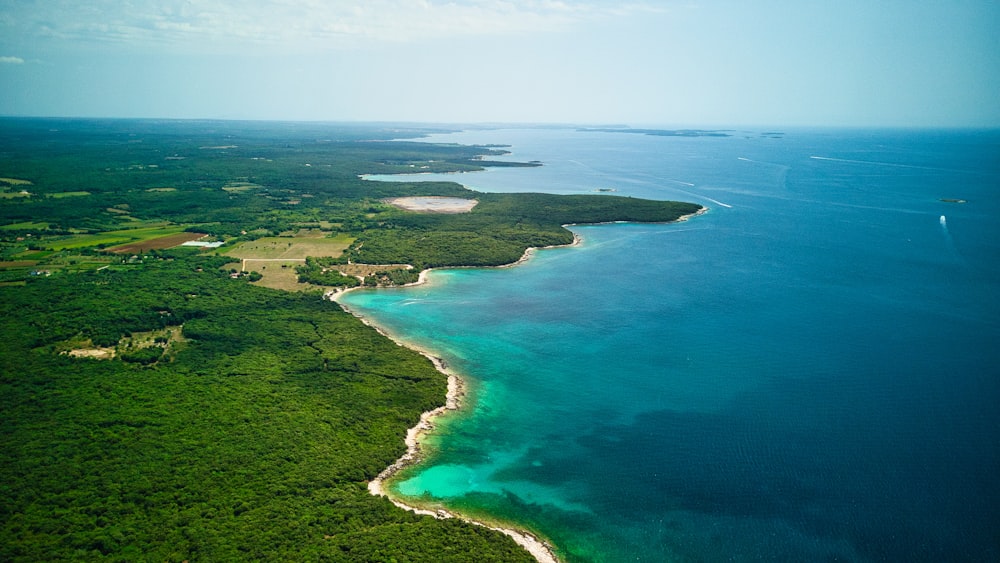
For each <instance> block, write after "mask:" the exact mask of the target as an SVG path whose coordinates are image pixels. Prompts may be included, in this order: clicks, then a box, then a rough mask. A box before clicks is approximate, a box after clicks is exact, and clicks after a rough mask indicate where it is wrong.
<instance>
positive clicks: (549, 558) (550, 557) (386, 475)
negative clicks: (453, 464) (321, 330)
mask: <svg viewBox="0 0 1000 563" xmlns="http://www.w3.org/2000/svg"><path fill="white" fill-rule="evenodd" d="M707 211H708V208H707V207H705V206H702V207H701V208H700V209H698V211H695V212H694V213H689V214H687V215H682V216H680V217H678V218H677V219H675V220H673V221H669V222H668V223H680V222H683V221H687V220H688V219H691V218H693V217H697V216H698V215H702V214H704V213H706V212H707ZM569 226H572V225H564V227H569ZM582 242H583V238H582V237H581V236H580V235H579V234H578V233H573V242H571V243H569V244H564V245H553V246H545V247H528V248H526V249H525V251H524V254H522V255H521V257H520V258H518V259H517V260H516V261H514V262H511V263H510V264H504V265H502V266H494V267H497V268H512V267H514V266H518V265H520V264H523V263H525V262H527V261H528V260H530V259H531V257H532V256H533V255H534V253H535V252H536V251H538V250H544V249H547V248H561V247H573V246H579V245H580V244H582ZM476 267H479V266H476ZM434 269H435V268H428V269H425V270H422V271H421V272H420V276H419V278H418V279H417V281H416V282H413V283H410V284H405V285H403V286H399V287H413V286H417V285H423V284H425V283H428V274H429V273H430V272H431V271H432V270H434ZM442 269H454V267H448V268H442ZM357 289H365V288H363V287H360V286H359V287H352V288H346V289H340V290H333V291H329V292H327V293H325V294H324V296H323V297H324V298H325V299H329V300H331V301H334V302H336V303H337V304H338V305H340V306H341V307H342V308H343V309H344V310H345V311H347V312H348V313H350V314H351V315H354V317H355V318H357V319H358V320H360V321H361V322H362V323H364V324H366V325H368V326H370V327H372V328H374V329H375V330H376V331H377V332H378V333H379V334H381V335H382V336H385V337H386V338H388V339H390V340H392V341H393V342H395V343H396V344H397V345H399V346H402V347H404V348H409V349H411V350H413V351H415V352H417V353H419V354H421V355H423V356H424V357H426V358H427V359H429V360H430V361H431V363H432V364H433V365H434V367H435V369H437V370H438V371H439V372H441V373H443V374H444V375H446V376H447V377H448V391H447V393H446V395H445V404H444V405H443V406H440V407H437V408H436V409H433V410H429V411H426V412H423V413H421V415H420V420H419V421H418V422H417V424H416V425H415V426H413V427H412V428H410V429H408V430H407V432H406V438H405V444H406V452H405V453H404V454H403V455H402V457H400V458H399V459H397V460H396V461H395V462H394V463H392V464H391V465H390V466H389V467H387V468H385V469H384V470H383V471H382V472H381V473H379V474H378V475H377V476H376V477H375V478H374V479H372V480H371V481H369V482H368V491H369V492H370V493H371V494H373V495H375V496H384V497H386V498H388V499H389V501H390V502H392V503H393V504H394V505H396V506H398V507H399V508H402V509H404V510H408V511H410V512H414V513H416V514H423V515H427V516H433V517H434V518H460V519H462V520H464V521H466V522H469V523H471V524H475V525H478V526H483V527H485V528H489V529H491V530H495V531H498V532H501V533H503V534H505V535H507V536H509V537H511V538H512V539H513V540H514V541H515V542H517V544H518V545H520V546H521V547H523V548H524V549H525V550H527V551H528V553H530V554H531V555H532V556H533V557H534V558H535V559H536V560H537V561H538V562H539V563H561V560H560V559H559V558H558V556H556V554H555V551H554V549H553V548H552V545H551V544H550V543H549V542H548V541H546V540H544V539H542V538H540V537H538V536H536V535H534V534H533V533H531V532H529V531H527V530H525V529H517V528H507V527H501V526H495V525H492V524H488V523H485V522H481V521H479V520H475V519H473V518H468V517H465V516H462V515H460V514H455V513H452V512H449V511H447V510H444V509H438V510H429V509H426V508H420V507H418V506H412V505H409V504H406V503H404V502H402V501H400V500H399V499H396V498H393V497H392V496H391V495H390V494H389V493H388V491H387V490H386V487H385V486H384V484H385V482H386V481H387V480H389V479H390V478H392V476H393V475H395V474H396V473H398V472H399V471H401V470H402V469H404V468H406V467H409V466H411V465H415V464H417V463H420V462H421V461H422V459H423V458H422V456H421V448H420V442H421V439H422V438H423V437H424V436H425V435H426V434H428V433H430V432H432V431H433V430H434V428H435V424H434V420H435V419H436V418H438V417H440V416H443V415H445V414H447V413H448V412H449V411H457V410H459V409H460V408H461V407H462V406H463V405H462V399H463V398H464V397H465V396H466V385H465V381H464V380H463V379H462V378H461V376H460V375H459V374H457V373H455V372H453V371H452V370H451V369H450V368H449V367H448V365H447V364H446V363H445V361H444V360H443V359H441V358H440V357H437V356H435V355H433V354H432V353H431V352H429V351H428V350H425V349H423V348H421V347H419V346H415V345H414V344H413V343H411V342H406V341H402V339H399V338H396V337H394V336H393V335H392V334H390V333H388V332H387V331H385V330H384V329H382V328H381V327H379V326H378V325H376V324H374V323H372V322H371V321H369V320H368V319H367V318H366V317H364V316H363V315H360V314H358V313H356V312H354V311H353V310H351V309H350V307H348V306H347V305H345V304H343V303H342V302H341V301H340V297H342V296H343V295H346V294H347V293H348V292H350V291H354V290H357Z"/></svg>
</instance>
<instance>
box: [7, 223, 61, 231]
mask: <svg viewBox="0 0 1000 563" xmlns="http://www.w3.org/2000/svg"><path fill="white" fill-rule="evenodd" d="M48 228H49V224H48V223H44V222H41V221H23V222H21V223H11V224H10V225H2V226H0V230H8V231H15V230H19V229H25V230H38V231H43V230H45V229H48Z"/></svg>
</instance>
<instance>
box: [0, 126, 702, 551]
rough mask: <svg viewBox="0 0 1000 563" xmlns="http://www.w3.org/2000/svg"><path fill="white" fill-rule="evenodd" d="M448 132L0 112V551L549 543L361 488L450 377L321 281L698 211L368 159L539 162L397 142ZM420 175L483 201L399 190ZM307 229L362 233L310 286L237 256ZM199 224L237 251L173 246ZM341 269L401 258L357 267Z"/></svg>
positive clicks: (306, 270)
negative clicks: (494, 190) (332, 295)
mask: <svg viewBox="0 0 1000 563" xmlns="http://www.w3.org/2000/svg"><path fill="white" fill-rule="evenodd" d="M440 131H441V130H440V129H430V128H426V129H419V128H412V127H411V128H401V127H389V126H383V125H337V124H305V123H261V122H223V121H219V122H216V121H156V120H71V119H16V118H4V119H0V310H2V312H0V314H2V317H0V318H2V319H3V321H2V323H0V331H2V335H0V412H2V413H3V417H2V418H0V425H2V428H0V474H2V475H3V476H4V477H3V479H2V480H0V487H2V489H3V499H4V502H3V503H0V560H3V561H178V562H180V561H265V560H266V561H386V562H389V561H396V562H406V561H409V562H416V561H468V560H470V559H476V560H481V561H532V560H533V558H532V557H531V556H530V555H529V554H528V553H527V552H525V551H524V550H522V549H521V548H520V547H519V546H517V545H516V544H515V543H514V542H513V540H511V539H510V538H508V537H507V536H505V535H503V534H500V533H498V532H494V531H491V530H488V529H486V528H482V527H480V526H475V525H472V524H468V523H464V522H462V521H459V520H454V519H451V520H438V519H435V518H432V517H427V516H418V515H415V514H412V513H410V512H406V511H404V510H402V509H399V508H397V507H395V506H393V505H392V504H391V503H390V502H389V501H388V500H387V499H385V498H382V497H375V496H372V495H370V494H369V493H368V490H367V487H366V484H367V481H369V480H370V479H372V478H373V477H375V476H376V475H377V474H378V473H379V472H381V471H382V470H383V469H384V468H385V467H387V466H388V465H390V464H391V463H392V462H393V461H395V460H396V459H397V458H398V457H399V456H400V455H402V453H403V452H404V449H405V446H404V444H403V437H404V436H405V434H406V429H407V428H409V427H411V426H413V425H414V424H415V423H416V422H417V420H418V419H419V416H420V413H421V412H423V411H426V410H429V409H432V408H435V407H438V406H440V405H442V404H443V402H444V395H445V387H446V380H445V376H444V375H443V374H441V373H440V372H438V371H437V370H436V369H434V367H433V365H432V364H431V362H430V361H429V360H428V359H426V358H424V357H423V356H421V355H419V354H417V353H416V352H413V351H411V350H408V349H405V348H402V347H400V346H397V345H396V344H394V343H393V342H391V341H390V340H388V339H387V338H385V337H383V336H381V335H380V334H379V333H378V332H376V331H375V330H374V329H372V328H370V327H368V326H366V325H364V324H363V323H361V322H360V321H359V320H358V319H356V318H354V317H353V316H351V315H349V314H348V313H346V312H344V311H343V310H342V309H341V308H340V307H339V305H337V304H336V303H333V302H331V301H329V300H325V299H323V298H322V288H323V287H328V286H338V285H355V284H360V283H365V284H368V285H394V284H403V283H411V282H412V281H414V280H415V279H416V275H417V274H418V273H419V271H420V270H421V269H423V268H427V267H434V266H490V265H499V264H506V263H510V262H513V261H516V260H517V259H518V258H520V256H521V255H522V254H523V253H524V251H525V249H526V248H528V247H535V246H546V245H551V244H564V243H568V242H571V241H572V233H570V232H569V231H568V230H566V229H565V228H564V227H563V226H562V225H565V224H569V223H586V222H603V221H619V220H620V221H670V220H674V219H676V218H677V217H679V216H681V215H685V214H688V213H692V212H694V211H697V210H698V209H699V206H697V205H693V204H685V203H677V202H653V201H645V200H638V199H632V198H625V197H614V196H607V195H596V194H594V195H580V196H552V195H544V194H484V193H476V192H471V191H469V190H467V189H465V188H464V187H462V186H460V185H458V184H454V183H421V182H414V183H395V182H394V183H387V182H371V181H366V180H362V179H361V178H360V177H359V176H360V175H362V174H370V173H402V172H411V171H413V169H414V168H419V169H420V170H422V171H426V170H433V171H459V170H463V171H465V170H478V169H481V168H482V167H484V166H491V165H505V166H512V165H522V166H538V165H540V164H541V163H522V164H518V163H510V162H506V161H504V162H501V161H491V160H490V157H492V156H497V155H500V154H503V152H504V151H503V150H502V148H500V147H469V146H458V145H436V144H431V143H426V142H419V141H412V140H409V141H408V140H399V139H404V138H416V137H419V136H421V135H424V134H427V133H432V132H440ZM424 167H426V168H424ZM408 195H442V196H457V197H474V198H475V199H477V200H478V201H479V202H480V203H479V204H478V205H477V206H476V207H475V208H474V209H473V210H472V211H471V212H469V213H462V214H432V213H418V212H412V211H403V210H401V209H397V208H395V207H393V206H391V205H388V204H387V203H385V202H384V201H383V200H384V199H386V198H390V197H399V196H408ZM305 232H308V233H310V234H309V236H313V237H314V236H316V234H317V233H320V234H321V235H322V236H325V237H331V238H332V237H341V239H343V240H350V241H352V242H351V243H350V245H349V247H348V248H347V250H346V251H345V252H344V253H343V254H342V255H339V256H315V257H309V258H307V259H306V260H305V261H304V262H303V263H302V265H301V266H299V267H297V268H296V275H298V278H299V282H301V283H300V285H301V288H299V290H298V291H279V290H276V289H270V288H268V287H263V286H261V285H259V284H258V283H257V282H256V281H255V280H258V279H260V275H259V274H258V275H256V276H254V275H237V274H238V272H237V273H234V269H233V268H232V262H233V260H234V258H232V257H231V256H227V255H226V251H227V248H232V247H234V246H235V245H237V244H240V243H245V242H246V241H250V240H255V239H259V238H262V237H287V239H288V240H289V246H291V245H292V244H293V243H294V241H295V240H297V238H296V237H300V236H304V235H302V233H305ZM199 237H201V240H203V241H210V242H211V241H214V242H217V243H221V244H222V246H221V247H218V248H212V247H204V248H202V247H181V246H177V245H179V244H180V242H179V241H180V240H181V239H185V238H186V239H188V240H190V239H193V238H199ZM280 240H284V238H282V239H280ZM345 245H346V243H345ZM345 264H353V265H358V264H368V265H380V264H381V265H387V266H385V267H374V268H371V271H372V272H374V274H372V275H370V276H368V277H365V278H364V280H361V279H359V278H357V277H353V274H345V273H341V272H339V271H338V270H337V268H338V266H340V265H345ZM389 265H396V266H389ZM398 265H409V266H412V268H403V267H400V266H398ZM265 275H266V274H265Z"/></svg>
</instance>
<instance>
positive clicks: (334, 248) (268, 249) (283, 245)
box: [226, 231, 354, 273]
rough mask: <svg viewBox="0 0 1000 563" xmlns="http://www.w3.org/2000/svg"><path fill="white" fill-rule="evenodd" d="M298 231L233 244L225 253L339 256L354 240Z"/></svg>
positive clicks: (239, 255) (240, 255)
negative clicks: (286, 234)
mask: <svg viewBox="0 0 1000 563" xmlns="http://www.w3.org/2000/svg"><path fill="white" fill-rule="evenodd" d="M300 233H301V234H297V235H296V236H293V237H263V238H259V239H257V240H251V241H247V242H244V243H240V244H238V245H236V246H234V247H233V248H232V249H230V250H228V251H226V254H228V255H229V256H232V257H234V258H242V259H246V260H254V259H256V260H275V259H279V258H282V259H300V260H301V259H305V258H306V257H307V256H316V257H319V256H340V255H341V254H343V253H344V250H346V249H347V247H348V246H350V245H351V243H352V242H354V239H353V238H351V237H350V236H347V235H338V236H337V237H334V238H326V237H324V236H323V235H322V233H320V232H319V231H313V232H306V233H302V232H301V231H300ZM317 233H319V235H318V236H317ZM261 273H263V272H261Z"/></svg>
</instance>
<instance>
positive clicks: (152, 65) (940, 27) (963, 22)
mask: <svg viewBox="0 0 1000 563" xmlns="http://www.w3.org/2000/svg"><path fill="white" fill-rule="evenodd" d="M998 30H1000V0H950V1H940V0H935V1H929V0H827V1H815V0H773V1H767V0H742V1H727V0H660V1H630V0H581V1H570V0H565V1H558V0H365V1H353V0H351V1H349V0H87V1H86V2H81V1H79V0H0V115H8V116H71V117H153V118H197V119H263V120H304V121H408V122H424V123H484V122H500V123H528V122H533V123H571V124H594V125H600V124H626V125H631V126H692V127H720V126H741V125H746V126H753V125H759V126H817V125H819V126H904V127H939V126H957V127H1000V32H998Z"/></svg>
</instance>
